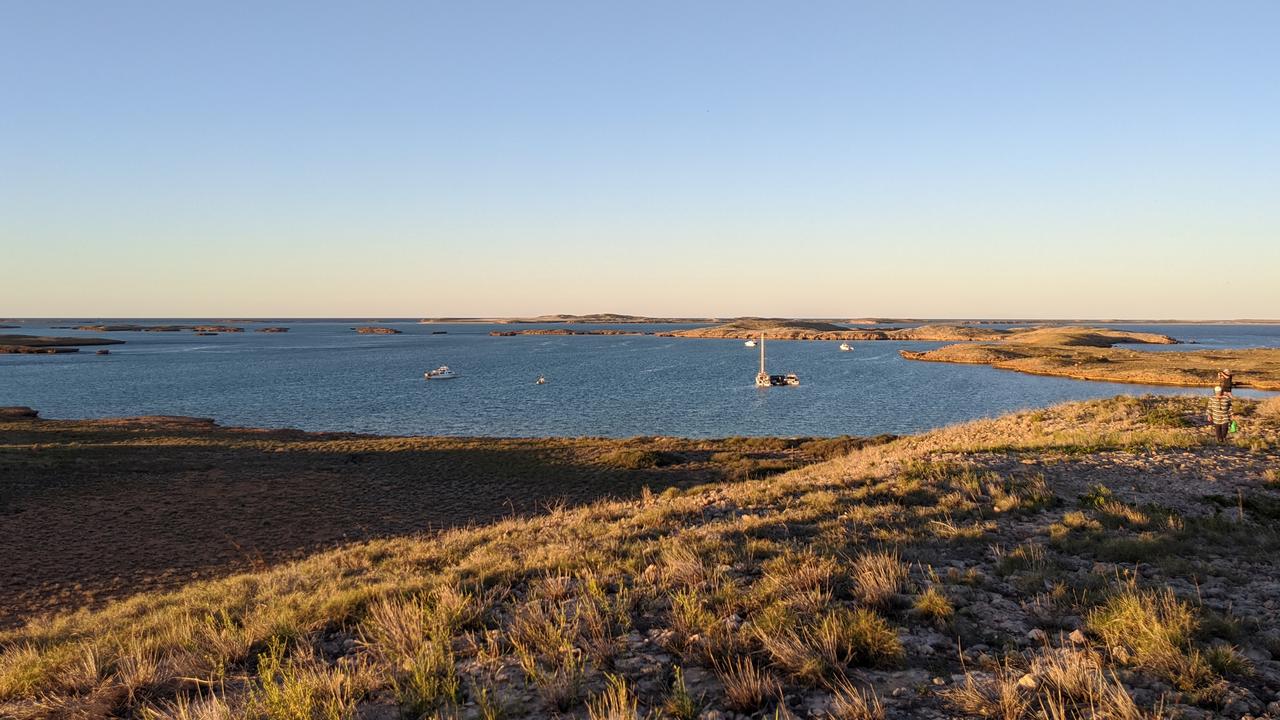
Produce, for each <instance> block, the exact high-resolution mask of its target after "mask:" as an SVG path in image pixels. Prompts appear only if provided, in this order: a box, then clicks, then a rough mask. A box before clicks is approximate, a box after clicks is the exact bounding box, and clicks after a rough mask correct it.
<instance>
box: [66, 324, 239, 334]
mask: <svg viewBox="0 0 1280 720" xmlns="http://www.w3.org/2000/svg"><path fill="white" fill-rule="evenodd" d="M63 329H67V330H85V331H90V332H182V331H184V330H191V331H193V332H197V333H238V332H244V328H242V327H235V326H232V325H135V324H132V323H121V324H115V325H112V324H92V325H72V326H67V327H65V328H63Z"/></svg>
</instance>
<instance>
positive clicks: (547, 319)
mask: <svg viewBox="0 0 1280 720" xmlns="http://www.w3.org/2000/svg"><path fill="white" fill-rule="evenodd" d="M720 320H721V319H720V318H707V317H698V318H688V317H682V318H678V317H651V316H647V315H623V314H620V313H591V314H588V315H571V314H567V313H557V314H555V315H533V316H529V317H437V318H423V319H422V320H419V321H418V322H419V323H421V324H423V325H430V324H435V323H440V324H449V323H486V324H508V323H510V324H519V323H530V324H532V323H565V324H594V325H628V324H641V325H643V324H650V325H654V324H663V325H691V324H694V323H709V322H720Z"/></svg>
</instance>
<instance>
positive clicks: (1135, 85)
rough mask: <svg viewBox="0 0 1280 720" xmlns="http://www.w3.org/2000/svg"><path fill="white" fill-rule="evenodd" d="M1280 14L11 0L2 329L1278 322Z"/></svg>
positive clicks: (2, 22) (850, 5)
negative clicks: (71, 323)
mask: <svg viewBox="0 0 1280 720" xmlns="http://www.w3.org/2000/svg"><path fill="white" fill-rule="evenodd" d="M1277 29H1280V3H1276V2H1273V1H1271V0H1267V1H1264V2H1247V1H1239V2H1235V1H1231V2H1223V3H1204V2H1181V1H1177V0H1175V1H1168V0H1163V1H1160V2H1136V1H1135V2H1125V3H1115V2H1087V1H1081V2H1070V3H1035V2H1033V3H1027V2H986V1H974V2H953V1H950V0H945V1H944V0H939V1H937V2H918V1H912V0H894V1H889V0H886V1H885V2H879V3H859V2H806V3H798V4H797V3H777V2H743V1H741V0H737V1H734V2H694V3H690V2H664V1H655V2H645V3H619V2H576V3H568V2H515V1H512V2H503V3H497V2H485V1H483V0H481V1H478V2H447V3H446V2H430V1H428V0H416V1H414V2H404V3H397V2H345V3H332V2H323V1H320V0H310V1H308V2H297V3H291V2H283V1H282V2H271V3H263V2H236V1H226V2H216V3H215V2H207V3H173V2H161V1H158V0H157V1H155V2H131V1H129V0H122V1H119V2H110V3H104V2H72V1H66V2H21V1H19V0H16V1H13V2H4V3H0V317H81V316H84V317H272V316H275V317H305V316H318V317H364V316H387V317H420V316H421V317H428V316H453V315H466V316H510V315H530V314H540V313H557V312H568V313H590V312H622V313H634V314H649V315H708V316H731V315H769V316H792V317H837V318H838V317H850V318H852V317H866V316H888V317H1020V318H1028V317H1039V318H1064V317H1066V318H1185V319H1191V318H1241V317H1252V318H1264V317H1265V318H1280V80H1278V78H1280V43H1277V42H1276V32H1277Z"/></svg>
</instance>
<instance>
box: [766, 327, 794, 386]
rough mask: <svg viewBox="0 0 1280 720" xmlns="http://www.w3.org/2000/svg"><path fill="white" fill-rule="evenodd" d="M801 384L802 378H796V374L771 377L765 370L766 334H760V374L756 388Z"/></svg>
mask: <svg viewBox="0 0 1280 720" xmlns="http://www.w3.org/2000/svg"><path fill="white" fill-rule="evenodd" d="M799 384H800V378H798V377H796V374H795V373H787V374H786V375H770V374H769V373H768V371H766V370H765V369H764V333H760V372H758V373H756V387H780V386H783V385H799Z"/></svg>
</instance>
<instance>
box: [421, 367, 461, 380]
mask: <svg viewBox="0 0 1280 720" xmlns="http://www.w3.org/2000/svg"><path fill="white" fill-rule="evenodd" d="M422 376H423V377H425V378H426V379H428V380H452V379H454V378H456V377H458V373H456V372H454V371H452V370H450V369H449V366H448V365H441V366H440V367H438V368H436V369H435V370H428V371H426V372H424V373H422Z"/></svg>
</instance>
